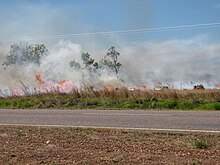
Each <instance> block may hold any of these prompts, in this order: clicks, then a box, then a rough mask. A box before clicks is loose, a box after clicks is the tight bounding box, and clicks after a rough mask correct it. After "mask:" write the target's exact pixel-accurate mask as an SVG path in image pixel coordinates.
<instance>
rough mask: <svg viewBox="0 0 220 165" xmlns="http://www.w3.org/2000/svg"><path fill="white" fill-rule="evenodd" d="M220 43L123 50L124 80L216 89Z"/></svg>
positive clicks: (168, 44)
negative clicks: (203, 86) (199, 85)
mask: <svg viewBox="0 0 220 165" xmlns="http://www.w3.org/2000/svg"><path fill="white" fill-rule="evenodd" d="M219 52H220V43H215V44H208V43H206V40H204V39H202V38H194V39H190V40H170V41H163V42H143V43H135V45H133V46H129V47H123V48H122V50H121V54H122V56H121V61H122V63H123V66H124V67H122V70H121V72H120V76H121V77H122V79H124V80H125V81H126V82H131V83H135V84H139V83H146V84H149V85H150V84H152V83H154V82H157V81H160V82H162V83H169V84H170V85H172V84H173V83H176V84H181V83H183V84H186V83H189V82H193V83H194V84H196V83H203V84H205V85H206V86H214V85H215V84H216V83H219V82H220V76H219V70H220V65H219V64H220V54H219Z"/></svg>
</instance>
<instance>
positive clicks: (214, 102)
mask: <svg viewBox="0 0 220 165" xmlns="http://www.w3.org/2000/svg"><path fill="white" fill-rule="evenodd" d="M113 96H114V97H113ZM113 96H107V95H105V96H104V97H101V96H100V97H92V96H85V95H81V96H76V95H73V94H61V93H60V94H59V93H56V94H40V95H35V96H23V97H9V98H0V108H1V109H3V108H5V109H28V108H31V109H50V108H55V109H56V108H59V109H159V110H163V109H171V110H197V109H198V110H220V101H219V99H216V98H215V99H195V98H194V97H192V98H191V99H185V98H181V97H180V98H159V97H150V96H148V95H146V96H139V97H136V96H135V97H115V95H113Z"/></svg>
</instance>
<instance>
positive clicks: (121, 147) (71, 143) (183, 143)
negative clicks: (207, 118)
mask: <svg viewBox="0 0 220 165" xmlns="http://www.w3.org/2000/svg"><path fill="white" fill-rule="evenodd" d="M219 142H220V135H219V134H201V133H193V134H192V133H171V132H150V131H143V130H142V131H140V130H135V131H134V130H113V129H82V128H45V127H44V128H43V127H12V126H1V127H0V164H29V165H31V164H48V165H58V164H218V163H219V162H220V156H219V153H220V143H219ZM198 144H202V147H201V146H200V145H198ZM204 146H205V147H204Z"/></svg>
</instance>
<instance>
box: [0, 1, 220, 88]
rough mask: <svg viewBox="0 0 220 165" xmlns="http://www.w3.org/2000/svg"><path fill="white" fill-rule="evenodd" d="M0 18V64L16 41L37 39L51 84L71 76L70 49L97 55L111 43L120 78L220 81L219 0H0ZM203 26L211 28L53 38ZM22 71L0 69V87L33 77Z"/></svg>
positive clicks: (136, 81) (134, 79) (146, 80)
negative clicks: (51, 68) (117, 57)
mask: <svg viewBox="0 0 220 165" xmlns="http://www.w3.org/2000/svg"><path fill="white" fill-rule="evenodd" d="M0 23H1V24H0V63H3V61H4V59H5V55H6V54H7V52H8V51H9V47H8V46H10V44H13V43H16V42H17V40H16V38H18V37H33V38H34V40H31V41H29V42H31V43H45V44H46V45H47V47H48V48H49V50H50V52H52V53H51V54H50V56H49V57H48V58H47V59H44V60H45V61H44V64H45V65H44V66H45V68H47V66H48V64H49V63H51V62H53V63H52V64H51V66H54V65H56V67H55V68H54V74H53V75H54V77H53V79H58V80H59V81H62V80H64V79H66V80H68V79H71V80H75V78H76V77H77V76H76V75H73V73H72V71H69V72H68V73H66V72H67V71H68V69H70V68H69V65H68V62H69V60H71V59H72V55H73V54H74V56H75V57H76V58H77V57H80V53H81V52H82V51H83V52H90V53H91V54H92V56H93V57H94V58H95V59H97V60H99V59H100V58H102V57H103V55H104V54H105V53H106V51H107V49H108V48H109V47H110V46H112V45H114V46H116V48H117V50H119V51H120V53H121V56H120V60H121V63H122V64H123V65H122V68H121V71H120V76H121V78H122V79H123V80H125V81H126V82H128V83H137V84H138V83H140V82H141V83H142V82H143V83H148V82H152V81H154V80H160V81H162V82H191V81H193V82H195V83H207V84H209V85H212V86H214V85H215V84H219V83H220V76H219V70H220V54H219V52H220V0H0ZM209 23H218V26H216V27H209V28H189V29H176V30H169V31H154V32H150V33H149V32H146V31H145V32H143V31H142V32H141V33H120V34H119V33H115V34H113V35H102V36H100V35H88V36H87V35H85V36H82V35H80V36H72V37H70V38H65V39H64V40H62V37H58V38H57V37H54V36H55V35H68V34H79V33H93V32H105V31H121V30H132V29H143V28H144V29H145V28H147V29H149V28H161V27H175V26H184V25H197V24H209ZM39 36H47V37H46V38H47V39H42V38H41V39H40V40H39V39H37V37H39ZM48 38H49V39H48ZM74 52H75V53H74ZM74 56H73V57H74ZM58 66H59V67H58ZM42 67H43V66H41V69H42V70H43V69H45V68H42ZM27 71H28V68H27V69H23V70H22V69H21V71H18V70H16V72H15V70H13V69H12V70H11V72H9V71H8V70H7V72H6V71H3V70H0V74H2V75H3V74H4V75H5V76H2V77H5V78H4V80H3V79H0V86H1V84H4V86H6V85H7V84H8V80H9V79H10V82H11V81H12V80H11V79H14V80H15V81H16V82H17V80H18V79H24V80H27V81H29V80H30V79H31V78H32V79H33V76H32V77H30V75H31V74H30V73H29V72H27ZM17 72H19V73H17ZM15 73H16V74H15ZM64 73H65V74H64ZM14 75H18V76H17V78H15V76H14ZM32 75H33V74H32ZM58 75H60V76H59V78H57V77H58ZM10 76H11V77H10ZM22 76H23V77H22ZM24 76H26V77H24ZM79 80H80V79H79ZM14 84H15V83H13V84H12V85H14Z"/></svg>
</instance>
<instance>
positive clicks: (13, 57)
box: [2, 42, 48, 66]
mask: <svg viewBox="0 0 220 165" xmlns="http://www.w3.org/2000/svg"><path fill="white" fill-rule="evenodd" d="M46 55H48V49H47V48H46V46H45V45H44V44H34V45H30V44H29V43H27V42H20V43H18V44H13V45H11V48H10V51H9V53H8V55H7V56H6V60H5V62H4V63H3V64H2V65H4V66H13V65H20V66H22V65H26V64H29V63H33V64H37V65H40V63H41V59H42V57H44V56H46Z"/></svg>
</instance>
